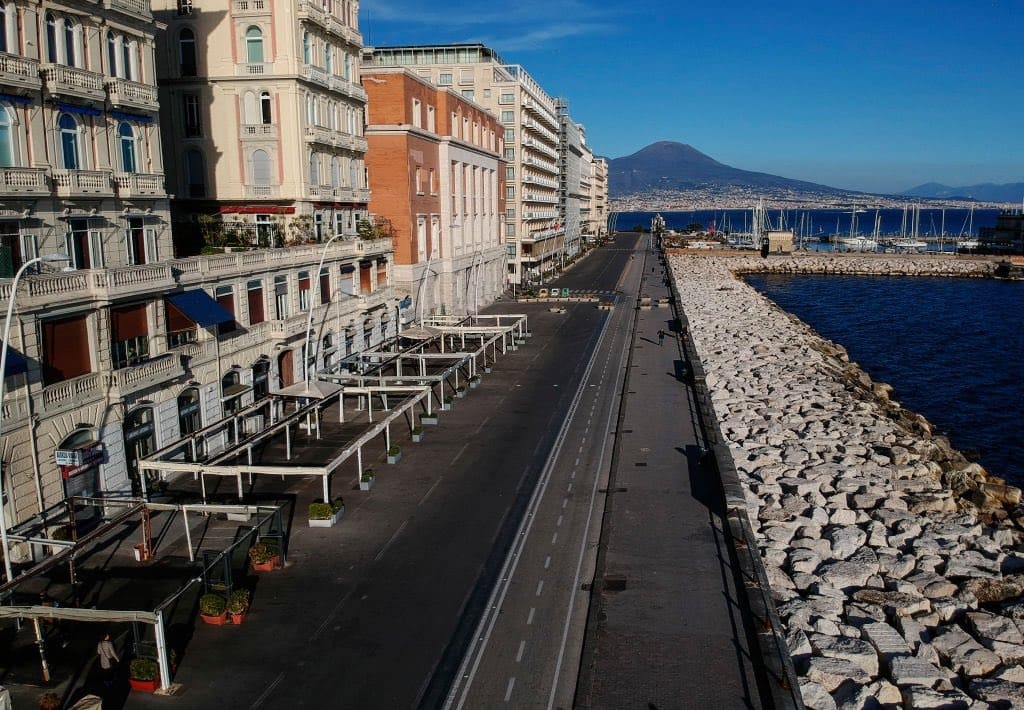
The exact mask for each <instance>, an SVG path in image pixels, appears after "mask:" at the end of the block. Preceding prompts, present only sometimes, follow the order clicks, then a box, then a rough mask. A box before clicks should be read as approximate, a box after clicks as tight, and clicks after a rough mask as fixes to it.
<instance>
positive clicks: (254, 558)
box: [249, 542, 281, 565]
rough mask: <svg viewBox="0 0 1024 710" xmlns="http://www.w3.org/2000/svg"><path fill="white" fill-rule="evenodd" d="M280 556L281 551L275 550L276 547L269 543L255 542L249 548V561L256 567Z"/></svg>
mask: <svg viewBox="0 0 1024 710" xmlns="http://www.w3.org/2000/svg"><path fill="white" fill-rule="evenodd" d="M280 554H281V551H280V550H278V549H277V545H275V544H272V543H269V542H257V543H256V544H255V545H253V546H252V547H250V548H249V560H250V561H251V562H253V563H254V564H258V565H262V564H265V563H267V562H270V561H271V560H272V559H274V558H275V557H277V556H278V555H280Z"/></svg>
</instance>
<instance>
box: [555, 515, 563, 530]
mask: <svg viewBox="0 0 1024 710" xmlns="http://www.w3.org/2000/svg"><path fill="white" fill-rule="evenodd" d="M555 527H558V528H560V527H562V516H561V515H559V516H558V520H556V521H555Z"/></svg>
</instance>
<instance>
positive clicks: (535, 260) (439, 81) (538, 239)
mask: <svg viewBox="0 0 1024 710" xmlns="http://www.w3.org/2000/svg"><path fill="white" fill-rule="evenodd" d="M363 66H364V67H365V68H367V69H370V68H379V67H408V68H409V69H410V70H411V71H413V72H414V73H415V74H416V75H417V76H420V77H422V78H423V79H425V80H427V81H430V82H431V83H432V84H434V85H435V86H438V87H442V88H451V89H452V90H454V91H457V92H458V93H459V94H461V95H462V96H463V97H465V98H466V99H468V100H471V101H474V102H476V103H477V104H479V105H481V106H483V107H485V108H486V109H487V110H489V111H490V112H492V113H493V114H494V115H495V116H497V117H498V121H499V122H500V123H501V125H502V130H503V136H502V138H503V153H502V157H503V158H504V160H505V161H506V167H505V234H504V238H505V248H506V267H507V273H508V282H509V283H511V284H516V285H524V284H528V283H535V282H538V281H540V280H541V279H542V278H543V276H544V275H546V274H549V273H550V272H551V271H553V270H554V268H555V266H556V265H557V264H559V262H560V259H561V257H562V254H563V253H564V249H565V234H566V230H565V224H564V222H563V221H562V219H561V217H560V215H559V209H558V206H559V195H558V190H559V166H558V160H559V149H558V142H559V137H558V132H559V126H560V122H559V116H558V109H557V107H556V104H555V100H554V99H553V98H551V97H550V96H549V95H548V94H547V92H545V91H544V89H543V88H542V87H541V86H540V84H539V83H538V82H537V81H536V80H534V78H533V77H532V76H530V74H529V73H528V72H527V71H526V70H525V69H524V68H523V67H522V66H520V65H517V64H508V63H507V62H505V61H504V60H503V59H502V58H501V57H500V56H499V55H498V54H497V53H496V52H495V51H494V50H492V49H490V48H488V47H485V46H484V45H481V44H453V45H440V46H401V47H373V48H369V47H368V48H366V49H365V50H364V52H363Z"/></svg>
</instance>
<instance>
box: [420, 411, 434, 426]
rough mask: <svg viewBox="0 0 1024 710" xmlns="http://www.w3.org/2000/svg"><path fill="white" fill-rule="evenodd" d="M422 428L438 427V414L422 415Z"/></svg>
mask: <svg viewBox="0 0 1024 710" xmlns="http://www.w3.org/2000/svg"><path fill="white" fill-rule="evenodd" d="M420 426H437V412H431V413H430V414H421V415H420Z"/></svg>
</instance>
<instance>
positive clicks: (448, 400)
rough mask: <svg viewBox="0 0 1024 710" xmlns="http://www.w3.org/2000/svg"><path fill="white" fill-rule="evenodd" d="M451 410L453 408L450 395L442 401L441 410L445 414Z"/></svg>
mask: <svg viewBox="0 0 1024 710" xmlns="http://www.w3.org/2000/svg"><path fill="white" fill-rule="evenodd" d="M451 408H452V396H451V395H450V394H448V395H445V397H444V399H443V400H442V401H441V410H442V411H444V412H448V411H450V410H451Z"/></svg>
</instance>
